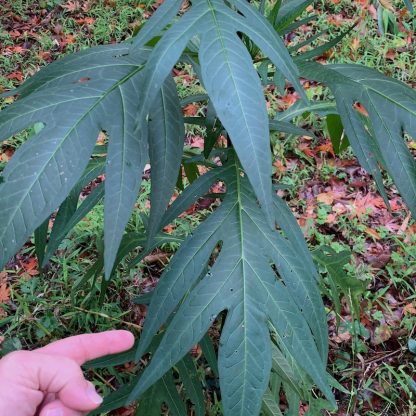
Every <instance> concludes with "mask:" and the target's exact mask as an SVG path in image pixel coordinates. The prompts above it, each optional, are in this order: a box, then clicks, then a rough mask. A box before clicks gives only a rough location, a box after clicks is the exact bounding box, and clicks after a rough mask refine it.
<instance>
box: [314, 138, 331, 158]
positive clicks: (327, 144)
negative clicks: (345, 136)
mask: <svg viewBox="0 0 416 416" xmlns="http://www.w3.org/2000/svg"><path fill="white" fill-rule="evenodd" d="M315 150H316V151H318V152H323V153H330V154H331V155H332V157H335V153H334V148H333V147H332V142H331V141H330V140H327V141H326V142H325V143H322V144H321V145H319V146H318V147H316V148H315Z"/></svg>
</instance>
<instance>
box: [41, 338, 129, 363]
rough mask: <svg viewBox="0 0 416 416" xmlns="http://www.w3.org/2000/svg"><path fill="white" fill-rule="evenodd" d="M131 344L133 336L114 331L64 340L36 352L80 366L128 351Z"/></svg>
mask: <svg viewBox="0 0 416 416" xmlns="http://www.w3.org/2000/svg"><path fill="white" fill-rule="evenodd" d="M133 344H134V336H133V334H132V333H131V332H129V331H123V330H115V331H105V332H100V333H98V334H84V335H77V336H74V337H69V338H65V339H62V340H60V341H56V342H53V343H51V344H49V345H47V346H46V347H43V348H39V349H37V350H36V352H39V353H42V354H43V353H46V354H53V355H61V356H65V357H68V358H71V359H73V360H74V361H76V362H77V363H78V364H79V365H82V364H84V363H85V362H86V361H89V360H93V359H94V358H98V357H102V356H104V355H108V354H115V353H118V352H122V351H125V350H128V349H130V348H131V347H132V346H133Z"/></svg>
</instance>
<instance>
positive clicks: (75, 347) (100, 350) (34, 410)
mask: <svg viewBox="0 0 416 416" xmlns="http://www.w3.org/2000/svg"><path fill="white" fill-rule="evenodd" d="M133 343H134V337H133V335H132V334H131V333H130V332H128V331H106V332H101V333H98V334H85V335H78V336H74V337H70V338H65V339H62V340H60V341H56V342H53V343H51V344H49V345H47V346H45V347H43V348H39V349H37V350H34V351H15V352H12V353H10V354H7V355H6V356H5V357H4V358H2V359H1V360H0V416H11V415H12V416H35V415H39V416H81V415H83V414H85V413H86V412H89V411H91V410H94V409H96V408H97V407H98V406H99V405H100V403H101V402H102V398H101V397H100V396H99V395H98V394H97V393H96V391H95V388H94V386H93V384H92V383H90V382H89V381H87V380H86V379H85V378H84V375H83V373H82V370H81V367H80V366H81V365H82V364H84V363H85V362H86V361H89V360H92V359H94V358H98V357H101V356H104V355H108V354H115V353H117V352H121V351H124V350H128V349H129V348H131V347H132V346H133Z"/></svg>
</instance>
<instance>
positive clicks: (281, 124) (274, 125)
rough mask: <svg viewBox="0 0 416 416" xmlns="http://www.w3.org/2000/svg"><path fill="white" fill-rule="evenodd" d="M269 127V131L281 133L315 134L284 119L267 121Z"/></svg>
mask: <svg viewBox="0 0 416 416" xmlns="http://www.w3.org/2000/svg"><path fill="white" fill-rule="evenodd" d="M269 129H270V130H271V131H280V132H282V133H287V134H295V135H296V136H308V137H315V135H314V134H313V133H312V132H310V131H308V130H305V129H302V128H300V127H298V126H295V125H294V124H292V123H288V122H286V121H279V120H271V121H270V122H269Z"/></svg>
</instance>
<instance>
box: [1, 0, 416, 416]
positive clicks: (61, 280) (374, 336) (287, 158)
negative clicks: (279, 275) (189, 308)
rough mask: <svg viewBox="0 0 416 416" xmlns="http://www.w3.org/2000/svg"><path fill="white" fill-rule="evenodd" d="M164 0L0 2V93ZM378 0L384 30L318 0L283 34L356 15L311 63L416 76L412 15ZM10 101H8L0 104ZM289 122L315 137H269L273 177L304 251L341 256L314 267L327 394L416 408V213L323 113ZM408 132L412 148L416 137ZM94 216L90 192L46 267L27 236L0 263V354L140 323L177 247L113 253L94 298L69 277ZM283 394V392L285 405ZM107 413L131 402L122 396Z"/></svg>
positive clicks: (190, 77)
mask: <svg viewBox="0 0 416 416" xmlns="http://www.w3.org/2000/svg"><path fill="white" fill-rule="evenodd" d="M159 4H160V3H159V2H158V0H157V1H156V3H154V4H151V5H149V4H144V3H138V2H137V1H134V0H87V1H77V0H70V1H59V0H39V1H37V2H32V1H25V0H13V1H11V0H10V1H7V0H6V1H2V2H0V92H2V91H5V90H8V89H11V88H13V87H16V86H18V85H20V84H21V83H22V82H24V80H25V79H26V78H28V77H30V76H31V75H33V74H34V73H35V72H37V71H38V70H39V69H40V68H41V67H43V66H44V65H46V64H48V63H50V62H52V61H54V60H56V59H58V58H60V57H61V56H62V55H66V54H68V53H71V52H74V51H78V50H80V49H83V48H86V47H89V46H93V45H97V44H105V43H113V42H119V41H122V40H124V39H126V38H128V37H130V36H132V35H133V34H134V33H136V32H137V30H139V28H140V27H141V26H142V25H143V23H144V21H145V20H146V19H147V18H148V17H149V16H150V15H151V14H152V12H153V11H154V10H155V9H156V8H157V7H158V6H159ZM380 4H381V5H384V7H386V8H387V9H391V10H392V11H391V16H393V17H392V22H391V23H390V25H389V27H387V33H385V34H381V33H380V30H379V26H378V21H377V12H376V9H375V6H374V5H373V4H371V2H368V1H367V0H360V1H357V2H350V1H347V0H332V1H330V0H322V1H318V2H315V6H314V7H315V9H314V7H312V6H309V10H308V13H316V14H317V15H318V19H317V21H316V22H314V23H312V24H309V25H305V26H302V27H301V29H300V30H299V31H297V32H296V33H295V34H291V35H290V36H286V38H285V39H286V42H287V44H288V45H289V46H292V45H293V44H296V43H298V42H301V41H302V40H304V39H306V38H308V37H309V36H312V35H313V34H315V33H316V31H317V30H318V28H319V30H323V29H327V31H328V36H332V35H333V34H335V33H338V32H339V31H340V30H341V29H342V28H345V27H347V26H348V25H351V24H352V23H353V22H354V21H355V20H356V19H357V18H358V19H359V24H358V25H357V26H356V28H355V29H354V30H353V31H352V32H351V33H350V34H349V35H348V36H347V37H346V38H344V39H343V41H342V42H341V43H340V44H338V45H337V46H336V47H335V48H333V49H331V50H330V51H329V52H327V53H325V55H324V56H322V57H320V58H319V60H320V62H334V61H336V62H344V63H345V62H355V63H360V64H364V65H367V66H371V67H374V68H377V69H378V70H380V71H381V72H383V73H385V74H387V75H389V76H393V77H394V78H396V79H399V80H401V81H403V82H405V83H407V84H408V85H410V86H412V87H416V61H415V45H416V38H415V30H416V18H415V17H411V16H410V14H409V13H408V12H407V11H406V9H404V8H402V7H403V5H402V4H401V3H400V2H398V3H397V4H391V3H390V1H387V0H383V1H381V0H380ZM381 5H379V6H378V7H382V6H381ZM174 74H175V79H176V82H177V85H178V90H179V93H180V95H181V96H182V97H183V96H185V95H189V94H192V93H195V92H198V88H199V87H198V86H197V85H196V83H195V75H194V74H193V72H192V68H191V67H190V66H186V65H184V66H181V67H177V68H175V70H174ZM304 87H305V89H306V91H307V94H308V96H309V97H310V98H312V97H315V98H324V97H327V96H328V91H327V90H326V89H325V88H323V87H322V86H320V85H316V84H309V83H307V82H305V83H304ZM265 95H266V97H267V100H268V107H269V111H270V114H271V115H272V114H274V113H276V112H278V111H282V110H283V109H287V108H288V107H290V106H291V105H293V104H294V103H295V102H296V101H297V99H298V98H299V97H298V96H297V94H296V93H294V92H293V90H291V89H290V88H288V89H287V90H286V91H285V94H283V95H279V94H278V92H277V91H276V89H275V88H273V87H268V88H265ZM12 101H13V98H6V99H3V100H2V102H1V105H0V107H1V106H6V105H7V104H9V103H10V102H12ZM183 111H184V114H185V115H186V116H190V117H192V116H195V115H197V114H198V112H202V111H204V108H203V107H201V106H199V105H197V104H195V103H193V104H189V105H187V106H185V107H184V109H183ZM298 122H299V125H300V126H302V127H304V128H307V129H309V130H312V131H313V132H314V134H315V136H316V137H317V138H316V139H311V138H310V137H307V136H301V137H293V136H284V135H281V134H280V135H279V134H277V135H274V136H273V137H272V143H273V154H274V161H273V167H274V179H275V182H276V183H279V184H280V185H285V187H284V189H283V190H280V191H279V193H280V195H281V196H282V197H284V198H285V199H286V200H287V201H288V203H289V205H290V207H291V208H292V211H293V213H294V214H295V216H296V218H297V220H298V223H299V224H300V226H301V227H302V229H303V231H304V235H305V238H306V239H307V242H308V244H309V246H310V248H311V250H312V251H313V252H314V253H319V252H322V250H324V251H325V250H333V253H338V254H341V256H340V257H339V259H340V260H339V261H340V262H339V263H337V264H336V267H337V268H338V271H339V272H340V273H341V274H340V276H341V277H339V276H338V277H339V278H341V279H344V280H343V284H342V285H338V286H336V289H335V288H334V286H331V284H330V283H331V279H335V278H336V276H335V277H334V276H331V273H330V272H329V270H328V269H327V268H325V267H324V266H322V267H321V270H320V271H321V272H322V284H321V287H322V293H323V296H324V300H325V305H326V308H327V312H328V324H329V342H330V353H329V364H328V371H329V372H331V373H332V374H334V376H335V377H336V378H337V380H338V381H339V382H340V383H341V385H342V386H343V387H344V390H343V391H339V392H337V393H336V396H337V400H338V406H339V410H338V411H337V412H336V413H332V414H337V415H340V416H342V415H368V416H371V415H373V416H375V415H408V416H410V415H413V414H414V413H415V411H416V400H415V394H416V390H415V388H416V366H415V361H414V357H415V356H414V355H413V354H412V351H410V350H409V347H408V341H409V339H411V338H412V337H415V334H414V332H415V328H416V289H415V287H416V286H415V284H416V223H415V222H414V221H413V220H412V219H411V217H410V212H409V210H408V209H407V208H406V206H405V204H404V203H403V201H402V199H401V197H400V195H399V194H398V192H397V190H396V188H395V187H394V186H393V184H392V181H391V179H390V178H388V177H387V176H384V181H385V185H386V188H387V194H388V198H389V200H390V206H391V208H390V209H388V208H387V206H386V204H385V202H384V200H383V198H382V197H381V196H380V194H379V193H378V192H377V190H376V189H375V186H374V182H373V180H372V179H371V177H370V176H369V175H368V174H367V173H366V172H365V171H364V170H363V169H362V168H361V167H360V165H359V163H358V162H357V160H356V158H355V157H354V156H353V154H352V152H351V151H350V150H349V149H347V150H345V151H344V152H342V153H341V155H336V154H335V153H334V150H333V148H332V145H331V141H330V138H329V134H328V129H327V124H326V122H325V120H324V119H320V118H318V117H314V116H308V117H305V118H301V117H299V120H298ZM31 134H33V132H31V131H26V132H24V133H22V134H20V135H18V136H15V137H13V138H12V139H10V140H8V141H6V142H4V143H3V144H1V145H0V170H1V169H2V168H3V167H4V166H5V164H6V163H7V161H8V160H9V159H10V158H11V157H12V155H13V153H14V151H15V149H16V148H17V147H18V146H19V145H20V144H21V143H22V142H24V141H25V140H26V139H27V137H29V136H30V135H31ZM186 134H187V136H186V144H187V145H188V146H189V147H190V148H194V149H200V148H201V147H202V146H203V139H202V135H203V131H202V130H200V129H198V128H195V127H191V126H189V128H188V130H187V133H186ZM408 143H409V146H410V148H411V149H413V150H415V151H416V141H413V140H410V139H409V142H408ZM145 176H146V175H145ZM147 176H148V175H147ZM147 179H148V178H147ZM147 179H145V180H144V182H143V184H142V189H141V194H140V197H139V199H138V201H137V210H136V211H137V212H135V214H134V215H133V217H132V220H131V222H130V224H129V229H130V230H137V231H140V230H142V224H141V223H140V216H139V213H140V212H148V210H149V191H150V184H149V181H148V180H147ZM85 192H86V193H88V190H86V191H85ZM211 209H212V207H211V205H210V201H209V200H208V201H204V200H202V201H199V203H198V204H196V205H194V206H193V207H192V208H190V209H189V210H188V211H187V212H186V213H185V214H184V215H183V216H182V217H181V218H180V219H179V220H177V221H176V222H175V223H174V224H173V225H170V226H168V227H167V228H165V232H167V233H172V234H177V235H183V234H187V233H190V232H191V230H192V229H193V228H194V227H195V226H196V225H197V224H198V223H199V222H200V221H201V220H203V218H204V217H205V216H206V215H207V213H208V212H209V211H210V210H211ZM102 227H103V210H102V205H100V204H99V205H98V206H97V207H96V208H94V209H93V210H92V211H91V212H90V213H89V214H88V216H86V217H85V218H84V219H83V220H82V221H81V222H80V223H79V224H78V225H77V226H76V227H75V229H74V230H73V231H72V232H71V233H70V234H69V235H68V236H67V238H66V239H65V240H64V242H63V244H62V245H61V246H60V248H59V250H58V251H57V253H56V255H55V256H54V257H53V258H52V259H51V261H50V264H49V265H48V267H47V268H46V269H45V270H43V271H39V270H38V265H37V260H36V256H35V253H34V245H33V241H29V242H28V243H27V244H26V245H25V247H24V248H23V249H22V250H21V251H20V252H19V253H18V254H17V255H16V256H15V258H14V259H13V260H12V261H11V262H10V263H9V265H8V267H7V268H6V269H5V270H4V271H2V272H0V334H1V336H0V348H1V352H0V356H1V355H3V354H6V353H7V352H9V351H12V350H14V349H19V348H28V349H32V348H36V347H39V346H41V345H44V344H46V343H48V342H50V341H52V340H54V339H57V338H61V337H64V336H69V335H74V334H77V333H81V332H84V331H100V330H106V329H109V328H114V327H117V328H129V329H131V330H133V332H135V333H136V334H137V333H138V332H139V331H140V328H141V326H142V323H143V319H144V316H145V308H144V307H143V306H141V305H137V304H135V303H134V297H135V296H136V295H137V294H139V293H142V292H144V291H146V290H147V289H148V288H149V287H153V286H154V285H155V284H156V282H157V279H158V277H159V276H160V273H161V271H162V270H163V267H164V266H165V264H166V263H167V261H168V259H169V257H170V256H171V254H172V251H173V250H174V249H175V247H174V246H171V247H168V248H167V249H165V250H162V249H157V250H156V251H155V252H153V253H152V254H151V255H149V256H147V257H146V258H145V259H144V261H143V262H142V263H141V264H140V265H138V266H137V267H135V268H133V269H128V268H127V266H126V264H122V265H121V266H120V267H119V270H118V274H117V277H116V278H115V279H114V280H113V281H112V282H111V285H110V286H109V288H108V290H107V292H106V294H105V301H104V303H103V305H99V303H98V300H97V299H96V298H95V297H94V296H90V297H88V296H87V292H86V289H85V287H83V286H79V287H78V286H77V285H76V283H77V282H80V281H81V279H82V277H83V276H84V275H85V274H86V272H87V270H88V269H89V268H90V267H91V265H92V264H93V263H94V262H95V260H96V258H97V250H98V249H97V245H99V241H101V236H102ZM328 247H329V248H328ZM74 285H75V288H76V289H75V290H74ZM410 349H411V348H410ZM413 352H414V353H416V350H414V351H413ZM119 370H120V371H119V372H118V373H116V372H114V371H111V370H109V371H107V372H98V371H96V370H89V376H90V377H91V379H92V380H94V382H95V384H96V385H97V386H98V387H99V388H100V389H101V391H102V392H103V393H104V394H105V393H108V392H110V391H112V390H113V389H114V387H115V386H116V385H117V383H120V382H124V381H128V380H129V377H130V374H131V371H132V368H131V366H129V365H126V366H124V367H123V368H121V369H119ZM207 401H208V405H207V406H208V412H209V413H207V414H209V415H220V414H221V413H220V411H219V410H218V409H219V405H218V403H216V400H215V398H213V397H209V395H208V396H207ZM284 404H285V403H284V397H282V408H284ZM112 414H114V415H119V416H121V415H123V416H129V415H131V414H134V412H133V410H132V409H131V408H125V409H120V410H118V411H115V412H113V413H112ZM190 414H192V413H190ZM327 414H330V413H327Z"/></svg>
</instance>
